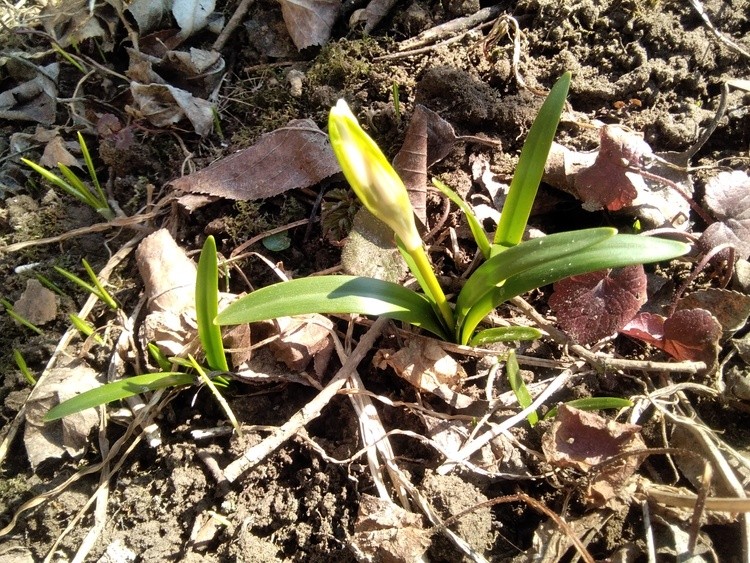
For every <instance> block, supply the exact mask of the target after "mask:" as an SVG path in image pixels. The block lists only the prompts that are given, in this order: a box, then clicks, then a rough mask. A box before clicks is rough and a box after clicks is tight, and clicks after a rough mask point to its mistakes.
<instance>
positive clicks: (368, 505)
mask: <svg viewBox="0 0 750 563" xmlns="http://www.w3.org/2000/svg"><path fill="white" fill-rule="evenodd" d="M431 537H432V533H431V532H430V531H429V530H425V529H424V527H423V524H422V517H421V516H420V515H419V514H415V513H414V512H408V511H406V510H404V509H403V508H401V507H400V506H398V505H396V504H394V503H393V502H391V501H388V500H383V499H380V498H378V497H374V496H371V495H362V497H361V498H360V501H359V514H358V516H357V521H356V522H355V523H354V533H353V534H352V536H351V538H350V540H349V542H350V543H349V547H350V548H351V550H352V551H353V552H354V555H355V557H356V558H357V561H360V562H365V563H381V562H384V561H388V562H390V563H401V562H403V563H411V562H412V561H421V560H422V556H423V555H424V553H425V552H426V551H427V548H428V547H430V543H431V542H430V540H431Z"/></svg>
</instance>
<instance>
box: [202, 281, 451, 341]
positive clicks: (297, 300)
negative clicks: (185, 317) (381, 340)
mask: <svg viewBox="0 0 750 563" xmlns="http://www.w3.org/2000/svg"><path fill="white" fill-rule="evenodd" d="M309 313H321V314H326V313H357V314H361V315H373V316H377V315H385V316H386V317H389V318H392V319H396V320H399V321H404V322H406V323H409V324H412V325H414V326H418V327H421V328H424V329H425V330H428V331H430V332H432V333H433V334H435V335H437V336H439V337H440V338H442V339H447V338H446V337H447V335H446V333H445V330H444V329H443V326H442V323H441V321H440V319H439V318H438V317H437V316H436V315H435V312H434V310H433V309H432V305H431V304H430V301H429V300H428V299H427V298H426V297H425V296H424V295H422V294H419V293H416V292H414V291H411V290H410V289H406V288H405V287H403V286H401V285H399V284H396V283H391V282H386V281H383V280H376V279H373V278H364V277H358V276H318V277H309V278H300V279H296V280H292V281H288V282H282V283H278V284H275V285H270V286H268V287H264V288H261V289H258V290H256V291H254V292H252V293H250V294H249V295H246V296H244V297H242V298H240V299H238V300H237V301H235V302H234V303H232V304H230V305H229V306H228V307H227V308H226V309H224V310H223V311H222V312H221V313H219V315H218V316H217V319H216V320H217V322H218V323H219V324H220V325H231V324H242V323H252V322H256V321H263V320H268V319H275V318H278V317H288V316H294V315H305V314H309Z"/></svg>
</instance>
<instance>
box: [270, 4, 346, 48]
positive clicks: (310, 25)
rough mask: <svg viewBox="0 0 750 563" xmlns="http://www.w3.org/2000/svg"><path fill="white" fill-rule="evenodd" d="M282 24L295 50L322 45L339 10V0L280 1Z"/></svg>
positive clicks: (327, 37)
mask: <svg viewBox="0 0 750 563" xmlns="http://www.w3.org/2000/svg"><path fill="white" fill-rule="evenodd" d="M280 3H281V13H282V15H283V16H284V23H285V24H286V28H287V30H288V31H289V35H290V36H291V37H292V41H294V44H295V45H296V46H297V49H299V50H302V49H304V48H306V47H311V46H312V45H323V44H324V43H325V42H326V41H328V39H329V38H330V37H331V28H332V27H333V23H334V22H335V21H336V18H337V17H338V15H339V10H340V9H341V2H340V1H339V0H280Z"/></svg>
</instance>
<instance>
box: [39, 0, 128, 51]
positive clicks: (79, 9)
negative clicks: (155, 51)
mask: <svg viewBox="0 0 750 563" xmlns="http://www.w3.org/2000/svg"><path fill="white" fill-rule="evenodd" d="M89 4H90V3H89V0H64V1H63V0H59V1H57V2H47V3H45V5H44V8H42V11H41V13H40V14H39V21H40V22H41V23H42V24H43V25H44V29H45V31H46V32H47V33H48V34H49V35H50V36H51V37H52V38H53V39H54V40H55V42H56V43H57V44H58V45H60V47H62V48H66V47H70V46H71V45H80V44H81V43H83V42H84V41H86V40H87V39H97V40H98V41H97V46H98V48H99V49H101V50H102V51H104V52H109V51H111V50H112V49H113V47H114V41H113V34H114V31H115V29H116V28H117V26H118V24H119V21H118V19H117V13H116V12H114V11H112V10H107V9H102V7H101V6H102V4H105V3H102V4H99V5H97V6H96V8H98V9H96V10H94V12H93V13H91V12H90V11H89Z"/></svg>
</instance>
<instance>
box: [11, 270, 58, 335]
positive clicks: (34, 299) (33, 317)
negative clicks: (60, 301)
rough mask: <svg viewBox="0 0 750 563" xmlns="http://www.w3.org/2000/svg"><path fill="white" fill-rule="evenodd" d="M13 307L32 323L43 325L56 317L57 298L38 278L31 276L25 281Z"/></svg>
mask: <svg viewBox="0 0 750 563" xmlns="http://www.w3.org/2000/svg"><path fill="white" fill-rule="evenodd" d="M13 308H14V309H15V311H16V313H18V314H19V315H21V316H22V317H23V318H25V319H26V320H27V321H29V322H31V323H32V324H35V325H43V324H46V323H48V322H50V321H53V320H55V317H57V298H56V297H55V294H54V293H53V292H52V291H50V290H49V289H47V288H46V287H44V286H43V285H42V284H41V283H40V282H39V280H36V279H33V278H32V279H29V280H28V281H27V282H26V289H25V290H24V292H23V293H22V294H21V297H19V298H18V300H17V301H16V302H15V303H14V304H13Z"/></svg>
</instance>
